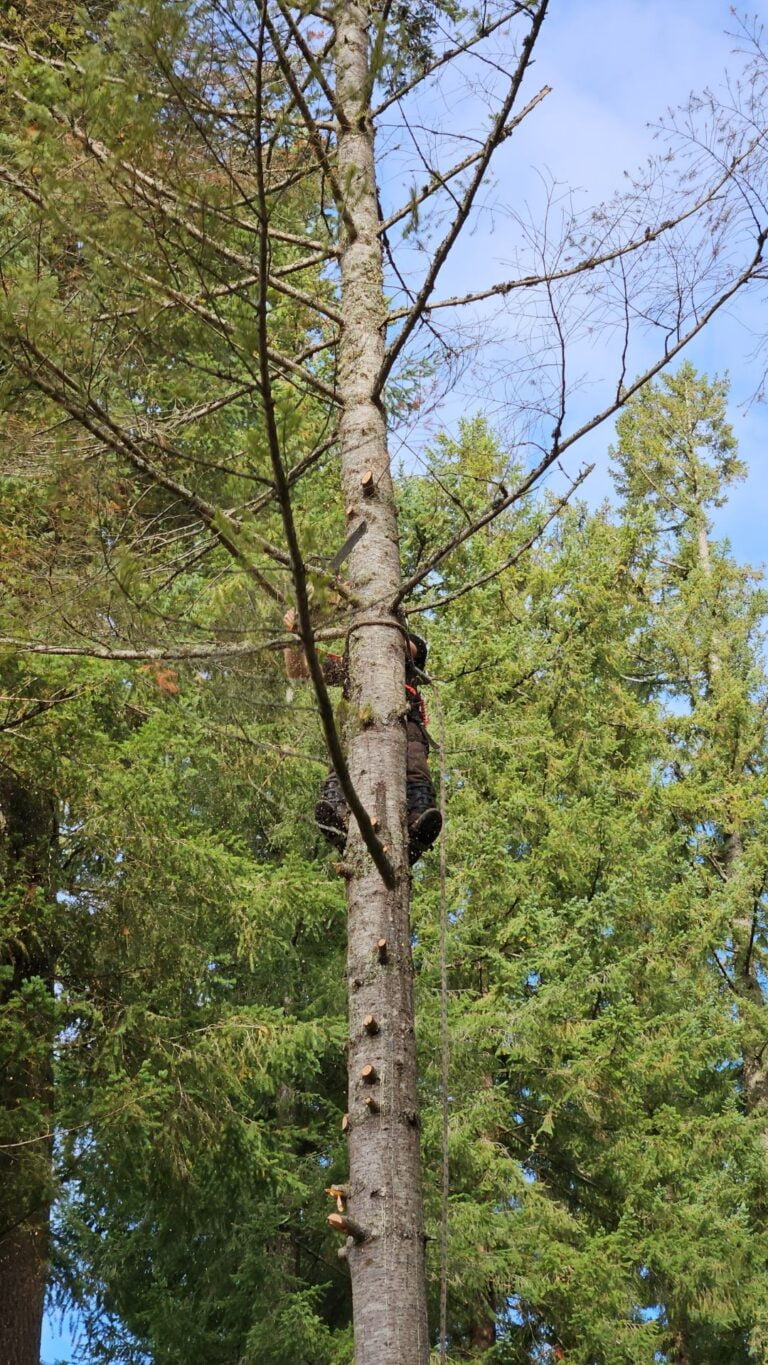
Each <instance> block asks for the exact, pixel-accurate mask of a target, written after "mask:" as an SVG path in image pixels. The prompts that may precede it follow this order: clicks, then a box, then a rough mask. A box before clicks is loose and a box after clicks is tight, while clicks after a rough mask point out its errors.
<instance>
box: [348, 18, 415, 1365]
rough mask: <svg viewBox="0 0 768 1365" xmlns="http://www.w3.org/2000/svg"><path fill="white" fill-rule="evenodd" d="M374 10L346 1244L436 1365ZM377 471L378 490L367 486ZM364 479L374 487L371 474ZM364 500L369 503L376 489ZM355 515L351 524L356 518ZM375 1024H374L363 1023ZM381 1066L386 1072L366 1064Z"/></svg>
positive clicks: (363, 154) (355, 213) (351, 418)
mask: <svg viewBox="0 0 768 1365" xmlns="http://www.w3.org/2000/svg"><path fill="white" fill-rule="evenodd" d="M368 22H369V19H368V11H367V10H366V9H365V8H363V6H362V5H360V4H357V3H341V4H339V6H338V8H337V11H336V44H337V46H336V51H337V58H336V62H337V69H336V98H337V103H338V106H339V111H340V116H341V118H340V122H341V127H340V131H339V137H338V162H339V166H338V169H339V180H340V183H341V185H342V186H343V187H344V192H345V198H346V202H347V206H348V221H347V224H346V229H345V237H344V241H343V243H342V253H341V277H342V295H343V315H344V328H343V333H342V338H341V345H340V352H339V379H338V385H339V395H340V398H341V405H342V416H341V425H340V444H341V468H342V481H343V488H344V498H345V505H346V507H347V509H348V517H349V519H350V521H351V522H352V523H353V524H354V520H356V519H359V518H362V517H363V516H364V517H365V520H366V522H367V526H368V529H367V531H366V534H365V536H364V537H363V538H362V540H361V541H360V542H359V543H358V545H357V546H356V547H355V549H354V551H353V554H352V556H351V559H350V566H349V578H350V580H351V582H352V585H353V587H354V591H355V593H356V595H357V599H358V602H359V604H360V605H359V610H358V611H357V615H356V618H355V621H354V625H353V629H352V631H351V634H350V685H351V705H350V724H349V733H348V737H347V744H348V762H349V768H350V773H351V777H352V780H353V782H354V784H355V786H356V788H357V791H358V793H359V795H360V797H361V799H362V801H363V803H364V805H365V806H366V809H367V810H368V811H369V813H370V814H371V816H372V817H374V818H375V819H377V820H378V832H379V834H380V836H381V838H382V840H383V842H384V844H385V845H386V846H387V849H388V853H389V856H390V858H391V860H392V864H393V866H394V868H395V872H396V885H395V888H394V889H393V890H390V889H388V888H387V887H386V886H385V884H384V881H383V880H382V877H381V876H380V874H379V872H378V871H377V870H376V868H375V866H374V864H373V862H372V861H371V859H370V858H369V856H368V855H367V853H365V852H364V849H363V846H362V843H361V841H360V839H359V836H358V835H357V831H356V830H353V832H352V837H351V842H350V848H349V851H348V857H349V864H350V867H349V881H348V913H349V930H348V933H349V946H348V977H349V983H348V984H349V1034H350V1043H349V1117H348V1137H349V1190H350V1195H349V1210H348V1212H349V1215H350V1217H351V1218H352V1219H353V1220H354V1221H355V1222H356V1223H357V1224H359V1225H360V1226H361V1227H362V1228H364V1229H365V1230H366V1234H367V1235H366V1238H365V1240H364V1241H358V1242H357V1243H354V1242H348V1259H349V1268H350V1273H351V1278H352V1298H353V1314H354V1329H355V1360H356V1362H357V1365H426V1362H427V1360H428V1356H429V1342H428V1335H427V1311H426V1287H425V1268H424V1234H423V1214H422V1196H421V1171H420V1151H419V1120H418V1108H417V1093H416V1050H415V1035H414V1006H413V967H412V958H411V942H410V924H409V908H410V905H409V902H410V879H409V873H408V865H407V859H406V856H405V846H406V831H405V754H406V742H405V724H404V641H403V636H402V632H401V631H400V629H399V626H398V622H397V619H396V617H395V615H394V613H393V612H392V611H391V610H390V607H389V605H388V604H389V603H391V602H392V601H393V599H394V597H395V594H396V592H397V590H398V587H399V585H400V581H401V577H400V557H399V549H398V535H397V518H396V512H395V502H394V491H393V485H392V479H391V475H390V469H389V458H388V453H387V435H386V423H385V417H384V411H383V407H382V404H381V402H380V400H379V397H378V392H377V381H378V376H379V373H380V369H381V364H382V359H383V353H384V316H385V301H384V294H383V281H382V261H381V243H380V238H379V234H378V229H379V214H378V208H377V194H376V179H375V166H374V149H373V140H374V139H373V124H372V120H371V118H370V113H369V106H370V101H369V97H368V95H367V94H366V92H367V91H368V88H369V57H368ZM369 473H370V474H371V475H372V482H373V488H372V492H369V493H368V495H367V496H366V495H365V493H364V481H365V480H366V476H367V475H369ZM366 487H367V488H368V489H370V480H368V482H367V484H366ZM363 499H364V500H363ZM353 519H354V520H353ZM366 1020H367V1021H368V1022H367V1026H366V1024H365V1023H364V1021H366ZM366 1068H373V1070H370V1069H368V1070H366Z"/></svg>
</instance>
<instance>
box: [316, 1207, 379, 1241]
mask: <svg viewBox="0 0 768 1365" xmlns="http://www.w3.org/2000/svg"><path fill="white" fill-rule="evenodd" d="M326 1222H327V1223H328V1226H329V1228H333V1230H334V1232H340V1233H342V1234H343V1235H344V1236H345V1237H352V1238H354V1240H355V1241H356V1242H365V1241H367V1239H368V1237H369V1232H368V1229H367V1228H364V1227H362V1226H361V1224H360V1223H356V1222H355V1220H354V1218H349V1217H348V1216H347V1214H346V1213H329V1214H328V1218H327V1219H326Z"/></svg>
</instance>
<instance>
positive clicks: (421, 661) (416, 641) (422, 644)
mask: <svg viewBox="0 0 768 1365" xmlns="http://www.w3.org/2000/svg"><path fill="white" fill-rule="evenodd" d="M408 640H409V643H410V644H412V645H413V647H414V649H415V651H416V652H415V654H414V655H413V662H414V664H415V666H416V667H417V668H422V669H423V668H424V665H425V664H426V662H427V642H426V640H425V639H423V638H422V636H421V635H413V634H412V633H411V631H409V632H408Z"/></svg>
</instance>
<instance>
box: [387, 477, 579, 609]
mask: <svg viewBox="0 0 768 1365" xmlns="http://www.w3.org/2000/svg"><path fill="white" fill-rule="evenodd" d="M594 467H595V466H594V465H593V464H590V465H587V466H586V468H585V469H582V470H581V471H580V473H579V474H578V475H577V477H576V478H575V479H573V480H572V482H571V486H570V488H569V489H568V492H567V493H565V494H564V495H563V497H562V498H559V499H558V501H557V502H556V503H555V505H554V507H553V508H552V510H551V512H550V514H549V516H548V517H546V518H545V520H544V521H542V522H540V524H539V525H538V526H537V527H536V530H535V531H532V532H531V534H530V536H529V537H528V539H527V540H525V541H523V544H522V545H519V546H518V548H517V549H516V550H515V553H514V554H513V555H510V556H509V559H505V561H504V563H503V564H499V566H498V567H497V568H495V569H491V570H490V571H489V572H488V573H485V574H482V575H481V577H480V578H475V579H473V580H472V582H471V583H465V584H464V586H463V587H461V588H457V590H456V592H450V593H446V594H445V596H444V597H434V598H433V599H432V601H431V602H419V603H418V605H416V606H413V607H407V608H406V609H405V615H406V616H413V615H414V614H415V613H416V612H422V611H436V610H437V608H438V607H446V606H447V605H448V603H449V602H455V601H456V600H457V598H459V597H464V595H465V593H468V592H473V591H474V589H475V588H479V587H482V585H483V584H484V583H490V582H491V581H492V579H494V578H499V577H500V576H501V574H503V573H506V572H507V569H511V568H512V567H513V565H515V564H517V562H518V560H520V559H522V557H523V555H524V554H526V553H527V551H528V550H530V549H531V548H532V547H533V546H534V545H535V544H536V541H537V540H540V538H541V537H542V536H543V534H544V532H545V531H546V529H547V527H548V526H549V525H550V523H551V522H553V521H554V520H555V517H559V515H560V513H561V512H562V510H563V508H564V507H565V506H567V504H568V502H569V501H570V499H571V498H572V497H573V494H574V493H575V492H576V489H577V488H578V487H579V485H580V484H582V483H583V482H584V480H585V479H586V478H588V477H589V475H590V474H591V473H592V470H593V469H594Z"/></svg>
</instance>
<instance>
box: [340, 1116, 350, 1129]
mask: <svg viewBox="0 0 768 1365" xmlns="http://www.w3.org/2000/svg"><path fill="white" fill-rule="evenodd" d="M341 1131H342V1133H348V1132H349V1114H342V1117H341Z"/></svg>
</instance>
